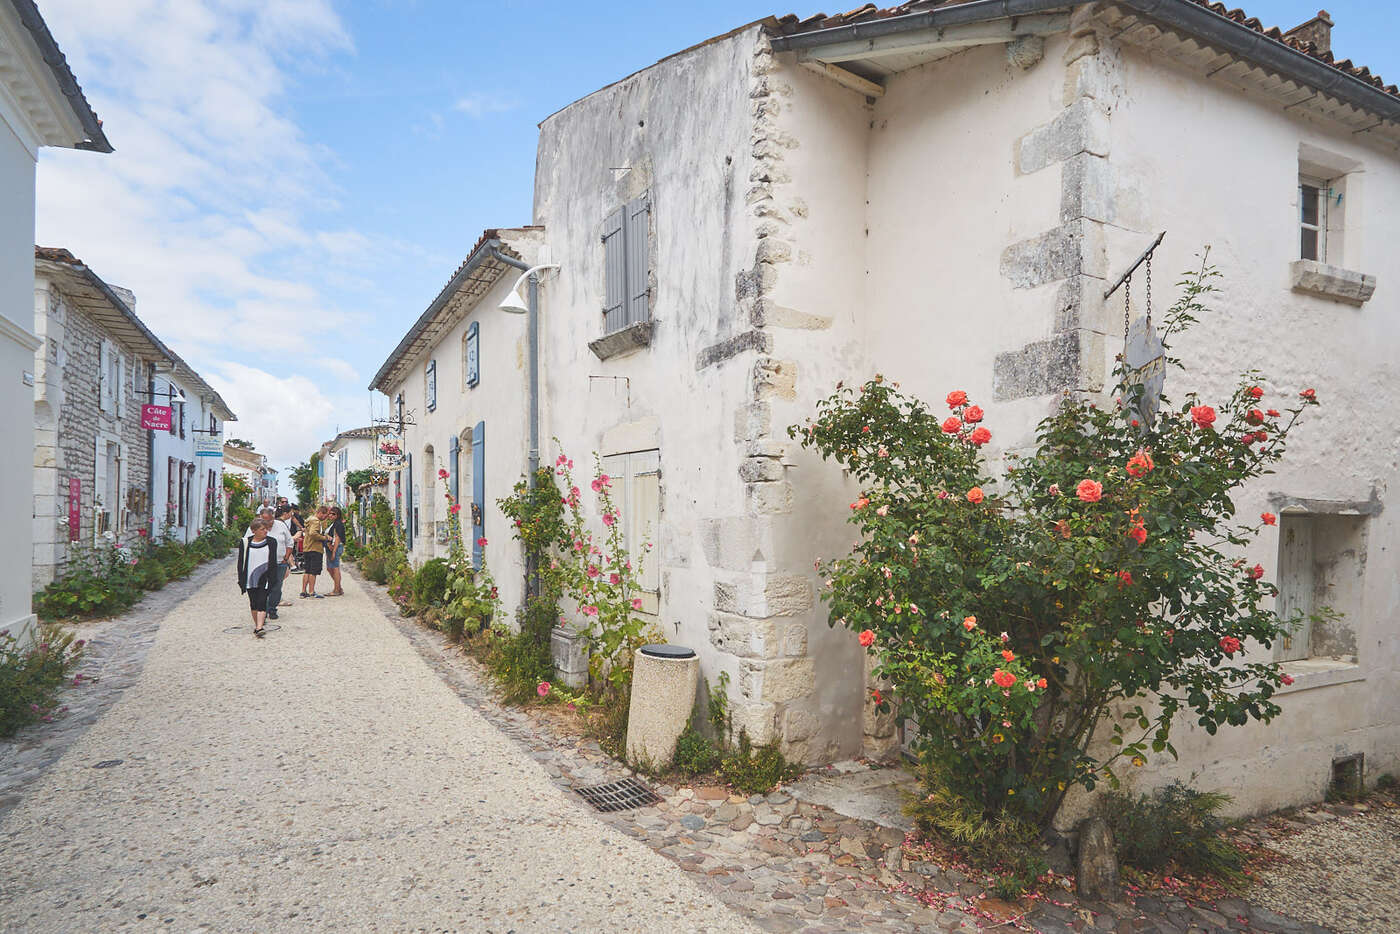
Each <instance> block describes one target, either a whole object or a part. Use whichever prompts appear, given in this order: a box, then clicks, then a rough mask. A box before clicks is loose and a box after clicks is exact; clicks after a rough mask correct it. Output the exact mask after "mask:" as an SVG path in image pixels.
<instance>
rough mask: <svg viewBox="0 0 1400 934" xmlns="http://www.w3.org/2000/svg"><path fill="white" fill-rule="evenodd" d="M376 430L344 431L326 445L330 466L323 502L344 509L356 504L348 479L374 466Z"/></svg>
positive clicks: (328, 464) (355, 429) (323, 461)
mask: <svg viewBox="0 0 1400 934" xmlns="http://www.w3.org/2000/svg"><path fill="white" fill-rule="evenodd" d="M375 434H376V431H375V428H374V426H373V425H366V426H364V427H362V428H351V429H349V430H348V431H342V432H340V433H339V434H337V435H336V436H335V437H334V438H333V439H331V440H330V441H329V442H327V443H326V445H325V452H326V453H325V457H324V458H323V459H322V463H324V464H325V465H326V467H325V470H326V479H325V487H324V489H323V491H322V493H323V498H324V499H325V500H326V501H327V502H330V503H335V504H337V505H339V506H340V507H341V508H346V507H349V506H351V505H353V504H354V502H355V491H354V490H352V489H350V487H349V485H348V484H347V483H346V480H345V478H346V476H348V475H349V474H350V473H352V472H354V471H356V470H364V469H366V468H368V467H370V466H372V465H373V464H374V438H375Z"/></svg>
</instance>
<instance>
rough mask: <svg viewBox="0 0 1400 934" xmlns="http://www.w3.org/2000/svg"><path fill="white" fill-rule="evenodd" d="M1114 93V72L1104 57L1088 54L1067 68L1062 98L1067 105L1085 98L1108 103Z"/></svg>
mask: <svg viewBox="0 0 1400 934" xmlns="http://www.w3.org/2000/svg"><path fill="white" fill-rule="evenodd" d="M1112 95H1113V72H1112V70H1111V68H1110V66H1109V65H1108V63H1107V62H1105V61H1104V60H1103V58H1102V57H1100V56H1097V55H1086V56H1083V57H1081V58H1078V59H1076V60H1075V61H1074V62H1072V63H1071V64H1069V65H1068V66H1067V67H1066V68H1065V84H1064V93H1063V96H1062V98H1061V99H1062V100H1063V102H1064V103H1065V104H1066V105H1068V104H1072V103H1074V102H1075V101H1076V100H1081V99H1084V98H1090V99H1093V100H1096V101H1103V102H1105V103H1107V102H1108V101H1109V100H1110V99H1111V97H1112Z"/></svg>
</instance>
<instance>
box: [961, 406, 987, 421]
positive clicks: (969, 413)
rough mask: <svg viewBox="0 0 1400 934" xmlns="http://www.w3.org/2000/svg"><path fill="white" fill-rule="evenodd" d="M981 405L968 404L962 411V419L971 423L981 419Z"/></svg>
mask: <svg viewBox="0 0 1400 934" xmlns="http://www.w3.org/2000/svg"><path fill="white" fill-rule="evenodd" d="M983 414H984V413H983V412H982V407H981V406H980V405H969V406H968V407H967V410H966V411H965V412H963V421H965V422H968V423H969V424H973V423H976V422H980V421H981V420H982V415H983Z"/></svg>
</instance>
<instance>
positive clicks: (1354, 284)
mask: <svg viewBox="0 0 1400 934" xmlns="http://www.w3.org/2000/svg"><path fill="white" fill-rule="evenodd" d="M1289 268H1290V270H1291V271H1292V280H1293V291H1295V292H1307V293H1308V294H1309V295H1321V296H1323V297H1324V298H1334V299H1336V300H1337V301H1339V302H1346V303H1347V304H1348V305H1356V306H1358V307H1360V306H1361V305H1364V304H1365V303H1366V302H1368V301H1370V299H1371V296H1372V295H1374V294H1375V291H1376V277H1375V276H1368V275H1366V274H1365V273H1360V272H1352V271H1351V270H1350V269H1343V268H1341V267H1340V266H1328V265H1327V264H1326V263H1319V262H1318V261H1317V260H1312V259H1299V260H1294V261H1293V263H1292V265H1291V266H1290V267H1289Z"/></svg>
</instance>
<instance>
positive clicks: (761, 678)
mask: <svg viewBox="0 0 1400 934" xmlns="http://www.w3.org/2000/svg"><path fill="white" fill-rule="evenodd" d="M759 665H762V668H761V669H759V668H758V667H757V666H759ZM750 666H753V667H752V668H751V667H750ZM744 667H745V669H748V670H751V671H752V672H753V674H754V675H756V676H757V678H758V683H759V684H760V685H761V689H760V691H759V694H758V696H759V697H760V698H761V699H763V700H765V701H768V702H770V703H774V704H783V703H787V702H789V701H795V700H797V699H798V698H801V697H806V696H807V694H808V693H809V692H811V690H812V685H813V683H814V682H815V679H816V666H815V664H814V663H813V661H812V659H810V658H786V659H781V660H778V661H771V662H745V663H744ZM751 677H752V676H751Z"/></svg>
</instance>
